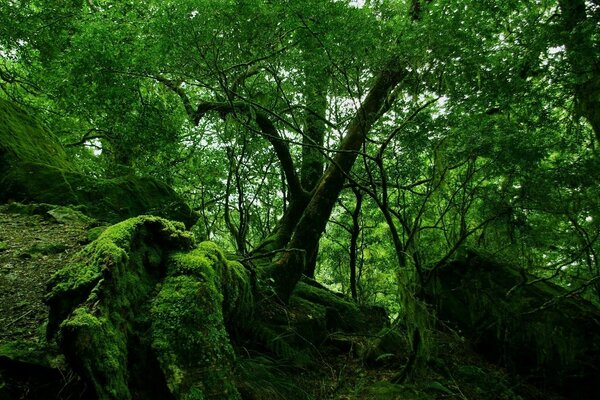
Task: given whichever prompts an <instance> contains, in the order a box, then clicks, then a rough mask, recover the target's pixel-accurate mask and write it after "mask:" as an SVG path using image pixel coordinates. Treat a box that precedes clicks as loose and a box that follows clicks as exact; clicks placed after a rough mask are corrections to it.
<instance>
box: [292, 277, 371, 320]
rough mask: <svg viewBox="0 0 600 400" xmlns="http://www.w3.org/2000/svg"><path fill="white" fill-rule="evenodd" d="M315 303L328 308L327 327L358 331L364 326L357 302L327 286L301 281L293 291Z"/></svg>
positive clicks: (293, 294) (294, 293) (296, 294)
mask: <svg viewBox="0 0 600 400" xmlns="http://www.w3.org/2000/svg"><path fill="white" fill-rule="evenodd" d="M292 296H297V297H300V298H303V299H305V300H308V301H310V302H312V303H315V304H320V305H322V306H324V307H325V308H326V312H327V316H326V319H327V328H328V329H329V330H337V329H338V328H341V329H345V330H349V331H357V330H359V327H360V326H362V321H361V313H360V309H359V307H358V306H357V305H356V303H354V302H352V301H350V300H347V299H346V298H344V297H343V296H341V295H337V294H335V293H334V292H332V291H330V290H327V289H325V288H320V287H317V286H314V285H310V284H307V283H304V282H299V283H298V284H297V285H296V288H295V289H294V292H293V293H292Z"/></svg>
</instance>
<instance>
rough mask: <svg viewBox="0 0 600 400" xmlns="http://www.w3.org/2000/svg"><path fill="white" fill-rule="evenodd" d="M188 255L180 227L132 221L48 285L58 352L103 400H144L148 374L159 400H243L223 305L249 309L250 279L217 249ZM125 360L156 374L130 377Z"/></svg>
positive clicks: (103, 238) (154, 220)
mask: <svg viewBox="0 0 600 400" xmlns="http://www.w3.org/2000/svg"><path fill="white" fill-rule="evenodd" d="M192 247H193V239H192V237H191V236H190V234H189V233H188V232H186V231H184V226H183V224H181V223H173V222H170V221H166V220H163V219H160V218H158V217H149V216H143V217H137V218H133V219H129V220H126V221H123V222H121V223H119V224H117V225H114V226H111V227H109V228H107V229H106V230H105V231H103V232H102V233H101V234H100V235H99V236H98V238H97V239H96V240H95V241H94V242H92V243H91V244H90V245H88V246H87V247H86V248H85V249H84V250H83V251H82V252H81V254H80V255H79V261H78V262H77V263H75V264H72V265H70V266H67V267H66V268H64V269H62V270H61V271H59V272H58V273H57V274H56V275H55V276H54V277H53V278H52V287H51V291H50V294H49V295H48V303H49V304H50V315H51V321H55V322H54V326H57V324H60V335H59V338H60V344H61V348H62V349H63V351H64V352H65V354H67V356H68V358H69V360H70V361H71V363H72V364H73V365H75V366H77V368H78V370H79V371H80V372H81V374H82V375H83V376H84V377H86V379H87V380H89V381H90V382H91V383H92V384H93V386H94V387H96V392H97V394H98V396H99V398H101V399H104V398H106V399H108V398H111V399H113V398H119V399H120V398H123V399H127V398H130V397H131V396H132V397H139V396H140V393H142V391H143V390H145V392H144V393H146V394H145V395H144V396H143V397H144V398H148V396H149V394H148V393H150V392H152V391H149V390H148V389H147V388H146V389H144V387H145V386H147V385H148V384H149V383H148V382H147V381H145V380H144V379H146V377H147V376H148V375H149V374H150V372H151V374H150V375H152V376H154V377H155V380H156V381H157V382H155V383H154V384H155V385H156V386H160V384H161V383H160V382H161V380H162V381H164V386H165V391H164V392H161V393H163V397H164V396H166V394H164V393H167V391H166V388H167V387H168V392H170V393H171V395H172V396H174V397H175V398H177V399H203V398H207V399H238V398H239V394H238V392H237V390H236V388H235V386H234V384H233V376H232V372H231V371H232V365H233V359H234V354H233V349H232V347H231V344H230V342H229V334H228V332H227V330H226V327H225V315H227V313H228V312H229V310H230V309H229V307H231V309H232V310H233V309H234V308H235V307H236V304H235V303H234V304H231V305H229V303H228V302H229V301H232V302H238V304H239V303H241V302H242V301H243V300H245V301H247V302H248V303H251V302H252V297H251V296H252V293H251V291H250V283H249V276H248V274H247V273H246V271H245V269H244V268H243V267H242V266H241V264H238V263H234V262H229V261H228V260H227V259H225V257H224V256H223V254H222V252H221V251H220V250H219V249H218V248H217V247H216V246H215V245H214V244H209V243H203V244H202V245H201V246H200V248H198V249H194V250H190V249H191V248H192ZM236 279H240V280H243V281H244V282H235V280H236ZM225 304H227V305H228V306H227V307H225ZM241 306H242V307H245V306H244V305H243V304H242V305H241ZM56 321H58V322H56ZM49 331H50V332H51V328H50V325H49ZM52 334H53V333H51V334H50V335H52ZM148 337H149V339H147V338H148ZM152 357H154V360H155V361H152ZM100 359H102V360H100ZM130 359H136V360H145V361H146V363H147V364H149V365H154V364H155V366H154V367H148V368H149V370H152V371H153V372H152V371H150V372H149V373H147V374H143V373H139V372H136V371H135V370H132V369H131V368H133V367H132V366H131V365H128V360H130ZM153 368H155V369H154V370H153ZM109 376H115V379H114V381H112V382H109V383H107V379H108V378H107V377H109ZM136 379H138V380H139V382H136V381H135V380H136ZM157 392H160V388H158V389H157ZM152 396H156V397H155V398H161V397H160V395H158V394H153V395H152Z"/></svg>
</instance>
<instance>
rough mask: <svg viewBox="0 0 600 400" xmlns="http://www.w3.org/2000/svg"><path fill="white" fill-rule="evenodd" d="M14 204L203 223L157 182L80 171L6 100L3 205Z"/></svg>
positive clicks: (1, 105) (1, 113) (0, 156)
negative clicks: (21, 203) (76, 207)
mask: <svg viewBox="0 0 600 400" xmlns="http://www.w3.org/2000/svg"><path fill="white" fill-rule="evenodd" d="M11 201H18V202H24V203H47V204H53V205H59V206H81V209H80V210H79V211H81V212H83V213H84V214H86V215H88V216H90V217H93V218H95V219H98V220H101V221H106V222H110V223H115V222H119V221H122V220H124V219H127V218H130V217H134V216H137V215H143V214H148V215H157V216H161V217H164V218H167V219H170V220H175V221H181V222H183V223H184V224H185V225H186V226H187V227H190V226H192V225H193V224H194V223H195V222H196V220H197V218H198V217H197V215H196V213H195V212H193V211H192V210H191V209H190V207H189V206H188V205H187V204H186V203H185V202H184V201H183V200H182V199H181V198H180V197H179V196H178V195H177V193H175V191H173V189H171V188H170V187H169V186H167V185H165V184H164V183H162V182H159V181H158V180H156V179H153V178H148V177H137V176H123V177H118V178H113V179H101V178H98V177H93V176H87V175H85V174H82V173H80V172H78V171H77V168H76V167H75V165H74V164H73V163H72V162H70V160H69V159H68V157H67V155H66V153H65V151H64V149H63V147H62V145H61V144H60V142H59V141H58V139H57V138H56V137H55V136H54V135H53V134H52V133H51V132H50V131H48V130H47V129H46V128H45V127H43V126H42V125H41V124H40V123H39V122H38V121H36V119H35V118H33V117H32V116H31V115H30V114H29V113H28V112H27V111H25V110H24V109H22V108H21V107H18V106H16V105H14V104H11V103H9V102H7V101H5V100H1V99H0V202H11ZM33 211H34V210H32V212H33ZM59 218H66V216H65V215H61V216H60V217H59Z"/></svg>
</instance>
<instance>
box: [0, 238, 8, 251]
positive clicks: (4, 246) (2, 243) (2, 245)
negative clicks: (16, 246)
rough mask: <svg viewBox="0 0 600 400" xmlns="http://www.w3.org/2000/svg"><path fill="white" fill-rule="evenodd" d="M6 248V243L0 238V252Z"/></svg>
mask: <svg viewBox="0 0 600 400" xmlns="http://www.w3.org/2000/svg"><path fill="white" fill-rule="evenodd" d="M7 249H8V243H6V242H4V241H1V240H0V252H2V251H4V250H7Z"/></svg>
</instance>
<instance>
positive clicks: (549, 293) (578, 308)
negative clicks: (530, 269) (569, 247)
mask: <svg viewBox="0 0 600 400" xmlns="http://www.w3.org/2000/svg"><path fill="white" fill-rule="evenodd" d="M427 291H428V296H429V297H430V299H432V301H433V302H434V303H435V304H436V306H437V309H438V313H439V317H440V318H442V319H445V320H449V321H452V322H453V323H455V324H457V325H458V326H459V327H460V329H461V330H462V331H463V332H464V333H465V335H466V336H467V337H468V338H469V339H470V341H471V342H472V343H473V344H474V345H475V347H476V349H477V350H478V351H479V352H481V353H482V354H483V355H485V356H486V357H487V358H488V359H489V360H490V361H492V362H494V363H497V364H499V365H504V366H505V367H507V368H508V369H509V370H512V371H515V372H517V373H520V374H523V375H524V376H525V377H527V378H528V379H530V381H531V382H532V383H535V384H537V385H539V386H542V387H553V388H556V389H558V390H560V391H561V392H563V393H565V394H569V395H570V396H573V398H581V399H587V398H590V399H591V398H595V396H596V395H597V393H598V390H600V386H599V381H598V377H599V376H600V322H599V321H600V310H598V309H597V308H596V307H594V306H593V305H592V304H591V303H588V302H586V301H585V300H583V299H580V298H573V297H571V296H568V293H567V291H566V290H564V289H562V288H561V287H558V286H556V285H553V284H552V283H549V282H546V281H543V280H536V279H535V277H533V276H530V275H528V274H526V273H525V272H524V271H521V270H519V269H518V268H516V267H513V266H511V265H507V264H505V263H501V262H498V261H496V260H493V259H491V258H489V257H485V256H483V255H480V254H476V253H473V252H471V253H469V254H467V255H466V256H465V257H463V258H460V259H458V260H455V261H453V262H450V263H448V264H447V265H445V266H444V267H442V268H440V269H439V270H438V271H437V272H436V274H435V276H434V279H433V280H432V283H431V285H430V286H429V287H428V289H427Z"/></svg>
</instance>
